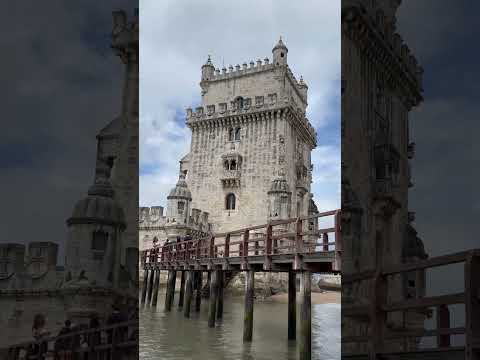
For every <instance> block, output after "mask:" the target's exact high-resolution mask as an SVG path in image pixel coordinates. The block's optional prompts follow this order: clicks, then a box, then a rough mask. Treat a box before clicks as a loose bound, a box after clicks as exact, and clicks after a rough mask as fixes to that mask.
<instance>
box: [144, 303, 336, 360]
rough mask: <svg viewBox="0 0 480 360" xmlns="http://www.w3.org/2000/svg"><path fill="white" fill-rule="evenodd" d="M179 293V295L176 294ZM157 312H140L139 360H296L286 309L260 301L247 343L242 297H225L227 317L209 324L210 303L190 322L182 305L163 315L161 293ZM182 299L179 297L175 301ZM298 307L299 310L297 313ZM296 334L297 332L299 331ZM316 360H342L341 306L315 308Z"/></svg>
mask: <svg viewBox="0 0 480 360" xmlns="http://www.w3.org/2000/svg"><path fill="white" fill-rule="evenodd" d="M177 295H178V294H177ZM158 300H159V301H158V306H157V308H156V309H154V308H151V307H145V308H143V309H142V310H141V312H140V358H141V359H147V360H148V359H152V360H153V359H164V360H180V359H181V360H189V359H191V360H271V359H275V360H282V359H285V360H294V359H297V358H298V354H297V349H296V344H295V342H289V341H287V305H286V304H281V303H273V302H256V303H255V308H254V326H253V341H252V343H250V344H243V341H242V336H243V298H241V297H240V298H237V297H234V298H233V297H232V298H228V299H227V298H226V299H225V303H224V317H223V320H222V321H221V322H219V323H218V324H217V326H216V327H215V328H214V329H211V328H209V327H208V326H207V318H208V300H204V301H203V302H202V309H201V311H200V312H199V313H196V312H195V311H192V312H191V315H190V319H186V318H184V316H183V312H182V311H178V307H177V306H175V307H173V308H172V311H171V312H170V313H164V311H163V300H164V297H163V296H161V294H159V299H158ZM175 301H178V296H176V297H175ZM298 308H299V307H298V306H297V310H298ZM297 330H298V329H297ZM312 359H314V360H320V359H322V360H336V359H340V305H339V304H321V305H313V306H312Z"/></svg>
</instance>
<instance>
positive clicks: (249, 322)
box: [243, 270, 255, 342]
mask: <svg viewBox="0 0 480 360" xmlns="http://www.w3.org/2000/svg"><path fill="white" fill-rule="evenodd" d="M245 280H246V281H245V314H244V321H243V341H244V342H250V341H252V334H253V298H254V295H255V272H254V271H253V270H248V271H247V274H246V279H245Z"/></svg>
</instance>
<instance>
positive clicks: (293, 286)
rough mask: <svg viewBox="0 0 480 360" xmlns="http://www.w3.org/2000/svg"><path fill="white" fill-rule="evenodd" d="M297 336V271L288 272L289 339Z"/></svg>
mask: <svg viewBox="0 0 480 360" xmlns="http://www.w3.org/2000/svg"><path fill="white" fill-rule="evenodd" d="M296 337H297V273H296V272H294V271H292V270H290V271H289V272H288V340H295V339H296Z"/></svg>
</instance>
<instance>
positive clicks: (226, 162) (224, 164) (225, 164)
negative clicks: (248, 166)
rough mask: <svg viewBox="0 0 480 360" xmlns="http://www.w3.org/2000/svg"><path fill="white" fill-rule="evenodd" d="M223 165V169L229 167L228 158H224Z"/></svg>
mask: <svg viewBox="0 0 480 360" xmlns="http://www.w3.org/2000/svg"><path fill="white" fill-rule="evenodd" d="M223 166H224V167H225V170H229V169H230V164H229V163H228V160H225V161H224V163H223Z"/></svg>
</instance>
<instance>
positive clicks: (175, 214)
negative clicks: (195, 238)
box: [167, 173, 192, 225]
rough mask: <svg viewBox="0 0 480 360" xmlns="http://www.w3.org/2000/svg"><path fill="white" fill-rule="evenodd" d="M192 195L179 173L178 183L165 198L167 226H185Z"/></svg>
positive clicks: (183, 175) (182, 175) (183, 176)
mask: <svg viewBox="0 0 480 360" xmlns="http://www.w3.org/2000/svg"><path fill="white" fill-rule="evenodd" d="M191 202H192V193H191V192H190V190H189V189H188V186H187V182H186V181H185V174H183V173H180V175H179V177H178V182H177V184H176V185H175V187H174V188H173V189H172V190H171V191H170V194H169V195H168V196H167V225H187V224H188V221H189V215H190V207H191Z"/></svg>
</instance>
